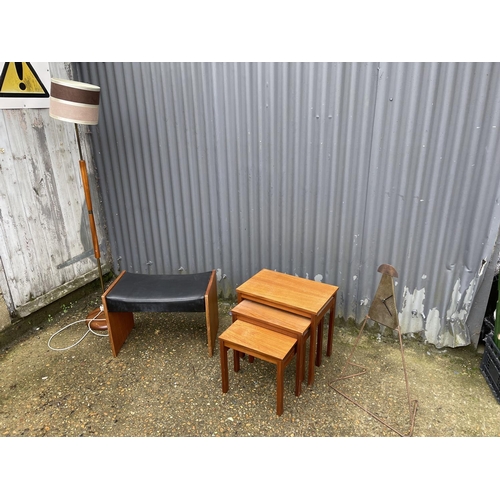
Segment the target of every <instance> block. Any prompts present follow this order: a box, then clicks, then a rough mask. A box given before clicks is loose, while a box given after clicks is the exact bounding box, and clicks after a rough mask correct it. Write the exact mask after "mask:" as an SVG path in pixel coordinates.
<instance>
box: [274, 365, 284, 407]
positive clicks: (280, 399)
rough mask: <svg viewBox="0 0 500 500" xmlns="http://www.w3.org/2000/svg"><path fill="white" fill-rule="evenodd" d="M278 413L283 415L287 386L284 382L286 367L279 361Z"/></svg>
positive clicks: (277, 384) (277, 368) (277, 381)
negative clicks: (284, 391) (284, 394)
mask: <svg viewBox="0 0 500 500" xmlns="http://www.w3.org/2000/svg"><path fill="white" fill-rule="evenodd" d="M276 371H277V375H276V379H277V380H276V413H277V414H278V415H281V414H282V413H283V390H284V386H285V382H284V367H283V362H282V361H278V363H277V364H276Z"/></svg>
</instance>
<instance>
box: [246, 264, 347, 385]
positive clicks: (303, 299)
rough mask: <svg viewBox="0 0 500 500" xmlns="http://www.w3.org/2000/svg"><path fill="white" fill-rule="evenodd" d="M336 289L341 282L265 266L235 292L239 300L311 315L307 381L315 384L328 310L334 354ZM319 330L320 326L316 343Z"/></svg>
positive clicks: (307, 316)
mask: <svg viewBox="0 0 500 500" xmlns="http://www.w3.org/2000/svg"><path fill="white" fill-rule="evenodd" d="M337 290H338V286H334V285H328V284H326V283H320V282H318V281H312V280H309V279H306V278H300V277H298V276H292V275H290V274H285V273H280V272H278V271H271V270H269V269H262V270H261V271H259V272H258V273H257V274H255V275H254V276H252V277H251V278H250V279H249V280H247V281H245V283H243V284H241V285H240V286H239V287H238V288H236V293H237V300H238V303H239V302H241V301H242V300H245V299H248V300H253V301H254V302H259V303H261V304H266V305H268V306H270V307H276V308H277V309H282V310H284V311H289V312H291V313H294V314H298V315H300V316H305V317H306V318H310V320H311V338H310V342H309V343H310V348H309V371H308V381H307V382H308V385H312V384H313V383H314V365H315V364H316V365H317V366H320V365H321V351H322V339H323V319H324V316H325V315H326V313H327V312H330V318H329V325H328V347H327V355H328V356H330V355H331V349H332V346H331V339H332V335H333V327H334V320H335V301H336V296H337ZM316 330H318V339H317V343H318V346H317V347H316V333H317V332H316Z"/></svg>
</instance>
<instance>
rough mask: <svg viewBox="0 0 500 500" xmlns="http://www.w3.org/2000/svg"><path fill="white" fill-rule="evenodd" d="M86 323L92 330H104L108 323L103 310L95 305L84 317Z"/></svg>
mask: <svg viewBox="0 0 500 500" xmlns="http://www.w3.org/2000/svg"><path fill="white" fill-rule="evenodd" d="M85 321H86V322H87V325H88V326H89V328H91V329H92V330H96V331H106V330H107V329H108V323H107V322H106V315H105V314H104V311H101V308H100V307H96V308H95V309H93V310H92V311H90V312H89V314H88V315H87V317H86V318H85Z"/></svg>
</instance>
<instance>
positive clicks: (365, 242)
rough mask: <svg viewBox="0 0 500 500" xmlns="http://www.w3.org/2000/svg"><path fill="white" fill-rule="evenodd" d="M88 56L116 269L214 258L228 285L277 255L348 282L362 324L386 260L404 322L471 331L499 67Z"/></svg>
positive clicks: (86, 73)
mask: <svg viewBox="0 0 500 500" xmlns="http://www.w3.org/2000/svg"><path fill="white" fill-rule="evenodd" d="M78 69H79V70H80V71H81V79H83V80H84V81H88V82H89V83H93V84H97V85H100V86H101V87H102V105H101V120H100V124H99V133H98V134H94V135H93V139H94V147H95V151H94V152H95V155H96V162H97V168H98V171H99V174H100V179H101V187H102V189H103V196H104V207H105V214H106V220H107V224H108V230H109V236H110V244H111V249H112V254H113V259H114V266H115V271H116V272H118V271H119V270H121V269H127V270H129V271H131V272H142V273H148V272H150V273H153V274H154V273H160V274H161V273H177V272H197V271H202V270H206V269H211V268H216V269H218V271H219V272H218V277H219V283H218V284H219V292H220V293H221V294H223V295H224V296H226V297H227V296H229V295H231V294H233V293H234V289H235V287H236V286H238V285H239V284H240V283H242V282H243V281H245V280H246V279H248V278H249V277H250V276H251V275H252V274H253V273H255V272H257V271H258V270H259V269H261V268H263V267H268V268H272V269H277V270H280V271H283V272H287V273H290V274H297V275H299V276H303V277H308V278H310V279H317V280H321V281H324V282H327V283H332V284H335V285H338V286H339V287H340V291H339V295H340V296H339V299H340V300H338V304H337V314H338V315H339V316H342V317H344V318H355V319H356V321H358V322H359V321H361V320H362V319H363V318H364V317H365V315H366V314H367V311H368V308H369V305H370V301H371V297H372V296H373V294H374V292H375V290H376V287H377V285H378V282H379V279H380V275H379V274H378V273H377V271H376V270H377V267H378V266H379V264H381V263H389V264H392V265H393V266H395V267H396V269H397V270H398V271H399V279H398V281H397V286H396V290H397V294H398V305H399V309H400V311H401V313H400V318H401V324H402V326H403V331H405V332H417V331H423V332H424V335H425V337H426V339H427V340H428V341H429V342H432V343H434V344H436V345H437V346H443V345H450V346H456V345H464V344H468V343H469V342H470V331H468V329H467V327H466V321H467V319H468V317H469V315H470V310H471V307H472V304H473V303H474V298H477V290H478V287H479V286H480V285H481V283H482V281H483V280H484V276H485V272H484V270H485V268H491V267H492V263H493V267H494V266H495V264H496V262H497V260H496V259H498V248H497V247H496V246H495V243H496V241H497V236H498V230H499V225H500V223H499V220H500V219H499V216H500V205H499V187H500V168H499V165H498V158H499V141H498V131H499V127H500V64H498V63H366V64H365V63H341V64H340V63H79V65H78ZM483 264H484V265H483ZM490 283H491V279H490ZM488 287H489V285H488ZM488 287H487V288H488ZM476 302H477V300H476ZM484 305H485V302H484ZM483 311H484V309H483ZM474 327H475V328H476V329H477V324H476V325H474Z"/></svg>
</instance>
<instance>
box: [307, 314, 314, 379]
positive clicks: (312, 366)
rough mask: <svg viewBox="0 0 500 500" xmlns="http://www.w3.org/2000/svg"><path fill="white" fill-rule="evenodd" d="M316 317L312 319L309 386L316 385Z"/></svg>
mask: <svg viewBox="0 0 500 500" xmlns="http://www.w3.org/2000/svg"><path fill="white" fill-rule="evenodd" d="M315 351H316V317H313V318H311V338H310V339H309V373H308V378H307V385H313V384H314V366H315V360H316V352H315Z"/></svg>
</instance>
